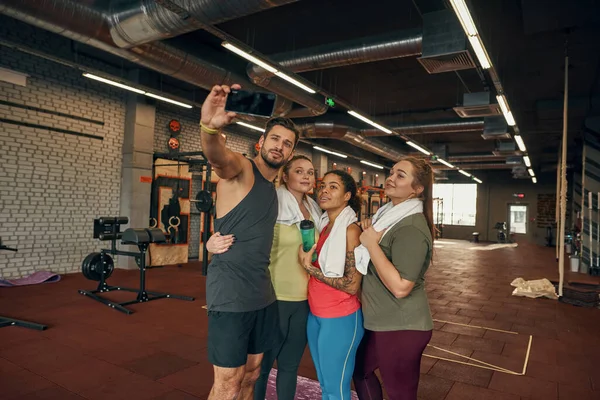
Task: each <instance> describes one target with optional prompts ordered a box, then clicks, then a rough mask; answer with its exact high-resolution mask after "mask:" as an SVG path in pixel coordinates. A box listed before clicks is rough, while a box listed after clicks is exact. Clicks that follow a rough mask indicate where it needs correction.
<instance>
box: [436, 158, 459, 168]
mask: <svg viewBox="0 0 600 400" xmlns="http://www.w3.org/2000/svg"><path fill="white" fill-rule="evenodd" d="M437 162H440V163H442V164H444V165H445V166H447V167H450V168H456V167H455V166H454V165H452V164H450V163H449V162H448V161H446V160H442V159H441V158H438V159H437Z"/></svg>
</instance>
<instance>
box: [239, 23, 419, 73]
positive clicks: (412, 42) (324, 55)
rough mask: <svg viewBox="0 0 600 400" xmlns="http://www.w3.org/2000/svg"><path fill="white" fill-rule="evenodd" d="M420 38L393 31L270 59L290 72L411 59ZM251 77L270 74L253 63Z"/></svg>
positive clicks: (407, 33) (413, 33) (417, 35)
mask: <svg viewBox="0 0 600 400" xmlns="http://www.w3.org/2000/svg"><path fill="white" fill-rule="evenodd" d="M421 40H422V35H421V33H420V32H419V31H414V30H410V31H397V32H390V33H386V34H384V35H378V36H370V37H365V38H359V39H353V40H345V41H341V42H336V43H328V44H324V45H321V46H315V47H310V48H306V49H301V50H297V51H290V52H287V53H279V54H274V55H272V56H270V58H271V59H272V60H273V61H276V62H278V63H279V64H281V65H282V66H283V67H284V68H287V69H288V70H290V71H292V72H296V73H298V72H307V71H314V70H318V69H326V68H334V67H342V66H346V65H353V64H362V63H367V62H374V61H381V60H389V59H393V58H400V57H411V56H417V55H420V54H421ZM248 74H249V75H251V77H262V78H265V77H268V76H273V74H272V73H271V72H269V71H267V70H265V69H264V68H262V67H259V66H258V65H255V64H250V65H249V66H248Z"/></svg>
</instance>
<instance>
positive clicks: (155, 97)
mask: <svg viewBox="0 0 600 400" xmlns="http://www.w3.org/2000/svg"><path fill="white" fill-rule="evenodd" d="M144 94H145V95H146V96H148V97H152V98H154V99H158V100H162V101H166V102H167V103H171V104H175V105H178V106H180V107H185V108H192V106H191V105H190V104H185V103H182V102H180V101H176V100H171V99H167V98H166V97H162V96H159V95H157V94H154V93H150V92H146V93H144Z"/></svg>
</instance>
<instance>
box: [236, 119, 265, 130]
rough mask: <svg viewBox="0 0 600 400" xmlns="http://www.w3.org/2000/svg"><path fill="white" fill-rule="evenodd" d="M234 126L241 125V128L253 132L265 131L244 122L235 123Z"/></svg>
mask: <svg viewBox="0 0 600 400" xmlns="http://www.w3.org/2000/svg"><path fill="white" fill-rule="evenodd" d="M236 124H238V125H241V126H245V127H246V128H250V129H254V130H255V131H259V132H264V131H265V130H264V129H263V128H259V127H258V126H254V125H250V124H247V123H245V122H240V121H237V122H236Z"/></svg>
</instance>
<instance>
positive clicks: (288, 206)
mask: <svg viewBox="0 0 600 400" xmlns="http://www.w3.org/2000/svg"><path fill="white" fill-rule="evenodd" d="M314 185H315V171H314V167H313V165H312V162H311V161H310V159H308V158H307V157H305V156H301V155H297V156H294V157H293V158H292V159H291V160H290V161H288V163H287V164H286V165H285V166H284V167H283V175H282V184H281V186H280V187H279V188H278V189H277V198H278V203H279V204H278V206H279V211H278V216H277V223H276V224H275V233H274V237H273V247H272V248H271V264H270V266H269V271H270V273H271V281H272V282H273V287H274V288H275V295H276V297H277V305H278V309H279V322H280V328H281V335H282V341H281V345H280V346H279V347H276V348H275V349H273V350H271V351H268V352H266V353H265V355H264V357H263V361H262V366H261V372H260V377H259V379H258V381H257V382H256V387H255V389H254V399H255V400H264V398H265V395H266V392H267V382H268V380H269V373H270V371H271V368H272V366H273V362H274V361H275V360H277V398H278V399H279V400H293V399H294V397H295V394H296V377H297V375H298V366H299V365H300V359H301V358H302V354H303V353H304V349H305V347H306V344H307V337H306V322H307V320H308V311H309V309H308V300H307V299H308V294H307V287H308V278H309V276H308V274H307V272H306V271H305V270H304V268H302V266H301V265H300V264H299V262H298V248H299V247H300V245H301V244H302V237H301V235H300V229H299V225H300V221H302V220H312V221H313V222H315V223H316V222H318V220H319V218H320V216H321V214H322V211H321V209H320V208H319V206H318V205H317V203H316V202H315V201H314V200H313V199H312V198H310V197H308V195H307V193H308V192H310V190H311V189H312V188H313V187H314ZM315 232H316V230H315ZM317 240H318V238H317V237H316V238H315V243H316V242H317ZM233 243H234V238H233V237H232V236H231V235H224V236H222V235H221V234H220V233H219V232H217V233H215V234H214V235H213V236H212V237H211V238H210V240H209V241H208V242H207V249H208V251H210V252H212V253H215V254H219V253H224V252H225V251H227V250H228V249H229V247H230V246H231V245H233Z"/></svg>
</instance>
